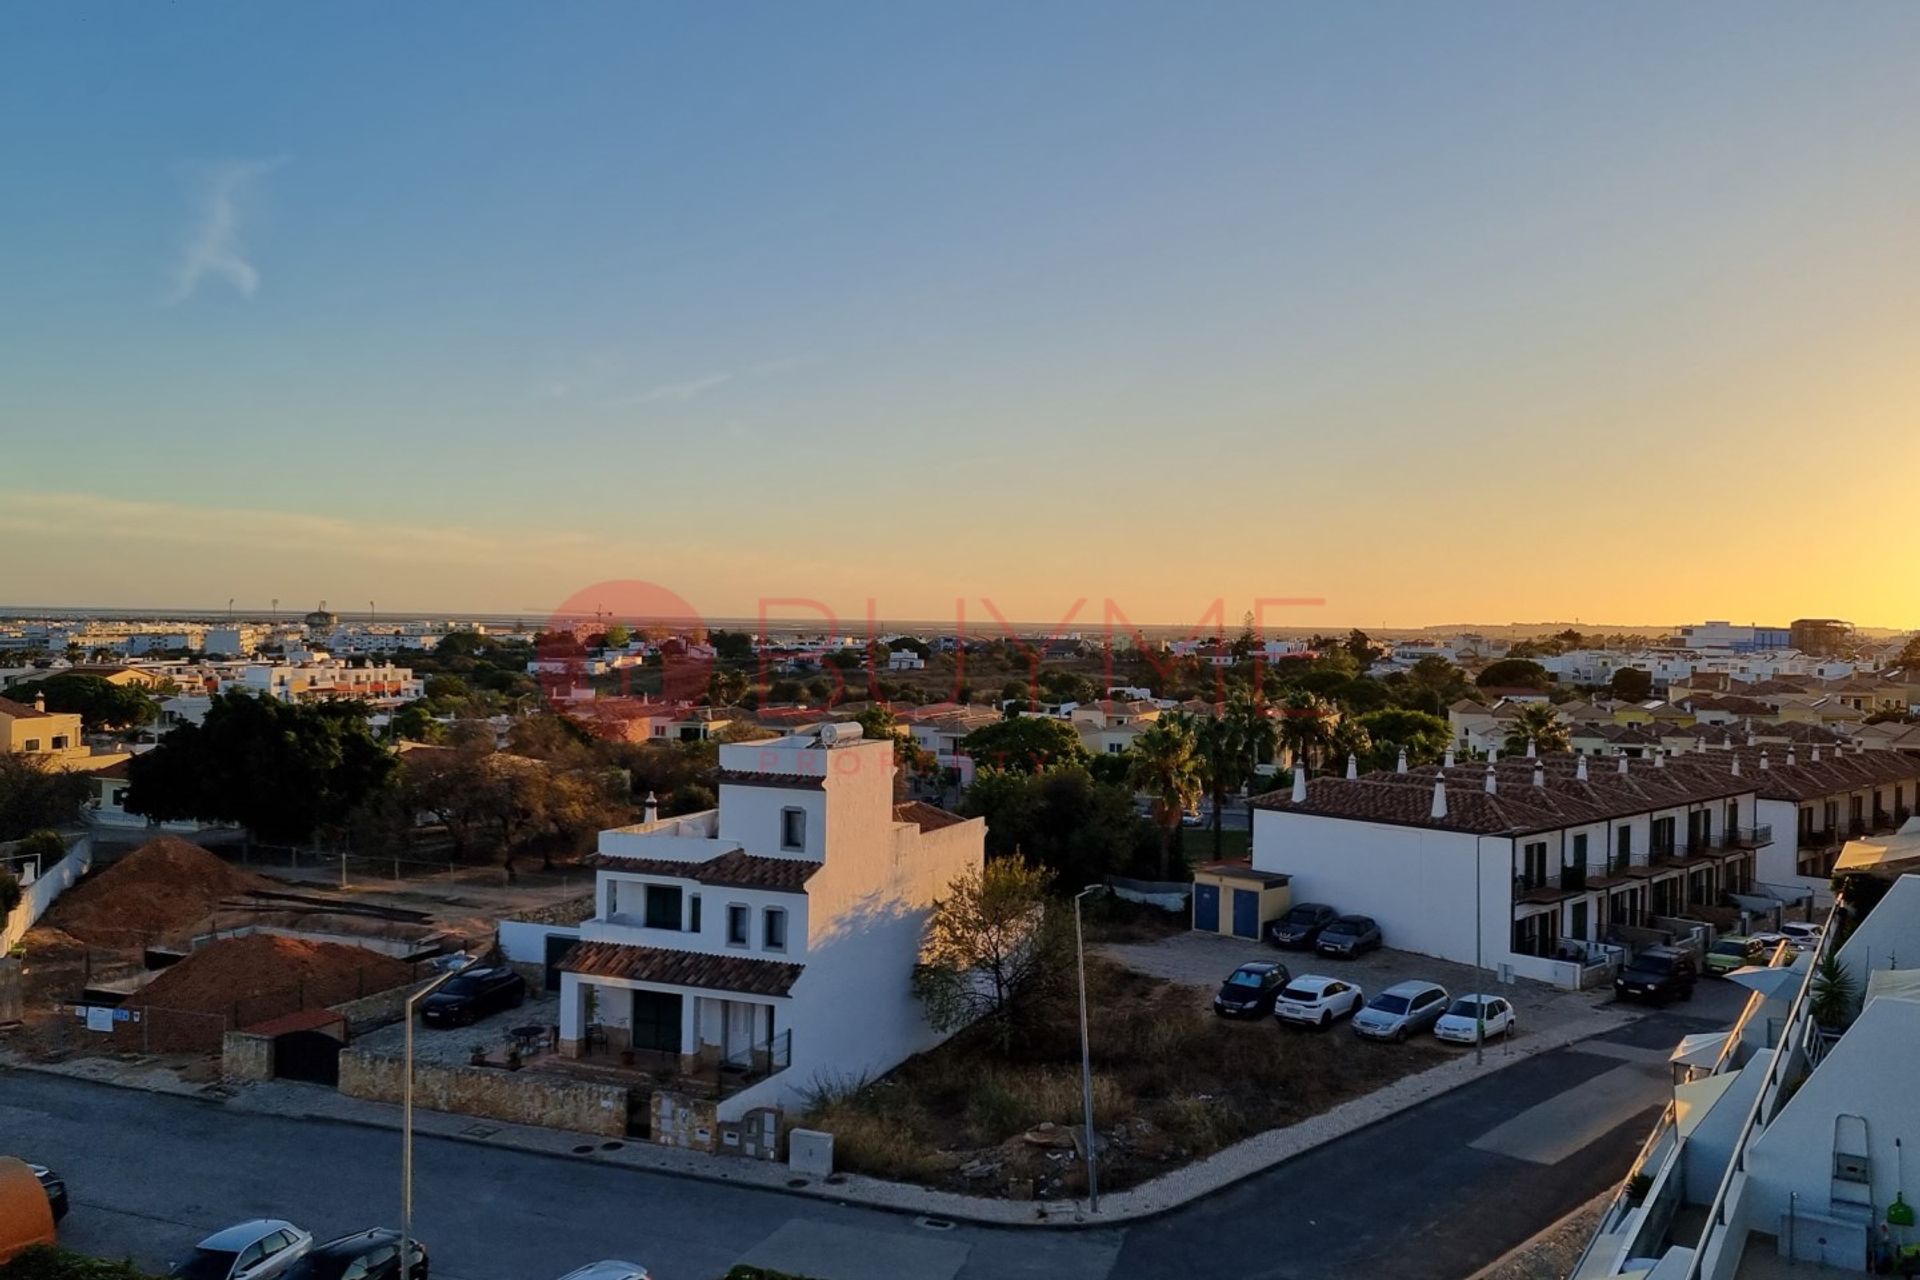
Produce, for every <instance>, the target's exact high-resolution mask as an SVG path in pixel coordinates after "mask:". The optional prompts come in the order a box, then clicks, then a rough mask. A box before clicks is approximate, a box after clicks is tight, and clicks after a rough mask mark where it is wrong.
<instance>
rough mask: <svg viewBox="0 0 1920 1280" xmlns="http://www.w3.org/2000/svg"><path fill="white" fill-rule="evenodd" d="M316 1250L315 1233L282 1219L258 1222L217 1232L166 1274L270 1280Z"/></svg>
mask: <svg viewBox="0 0 1920 1280" xmlns="http://www.w3.org/2000/svg"><path fill="white" fill-rule="evenodd" d="M311 1248H313V1233H312V1232H311V1231H302V1230H301V1229H300V1228H299V1227H296V1226H294V1225H293V1224H292V1223H291V1222H283V1221H281V1220H280V1219H279V1218H255V1219H254V1220H253V1221H251V1222H242V1223H239V1224H238V1225H236V1226H231V1227H228V1228H227V1229H226V1230H225V1231H216V1232H214V1233H213V1234H212V1235H210V1236H208V1237H207V1238H206V1239H205V1240H202V1241H201V1242H200V1243H199V1244H198V1245H196V1246H195V1247H194V1250H193V1252H192V1253H190V1254H188V1255H187V1256H186V1257H184V1258H182V1259H181V1260H180V1261H179V1262H176V1263H174V1264H173V1266H172V1267H171V1268H170V1269H169V1270H168V1271H167V1274H168V1275H169V1276H173V1277H176V1278H177V1280H267V1277H269V1276H277V1275H279V1274H280V1273H281V1272H283V1271H285V1270H286V1269H287V1268H289V1267H291V1266H292V1265H293V1264H294V1263H296V1262H298V1261H299V1260H300V1259H301V1258H303V1257H305V1256H306V1254H307V1251H308V1250H309V1249H311Z"/></svg>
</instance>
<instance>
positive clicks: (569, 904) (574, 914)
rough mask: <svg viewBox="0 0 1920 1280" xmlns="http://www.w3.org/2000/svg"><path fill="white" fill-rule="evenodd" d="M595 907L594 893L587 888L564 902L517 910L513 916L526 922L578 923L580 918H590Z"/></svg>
mask: <svg viewBox="0 0 1920 1280" xmlns="http://www.w3.org/2000/svg"><path fill="white" fill-rule="evenodd" d="M595 909H596V908H595V903H594V895H593V892H592V891H591V890H589V891H588V892H586V893H583V894H581V895H580V896H579V897H577V898H568V899H567V900H566V901H565V902H555V903H551V904H550V905H548V906H544V907H535V908H534V909H533V910H532V911H517V912H515V913H514V916H513V918H514V919H515V920H519V921H522V922H524V923H526V924H579V923H580V922H581V921H582V920H589V919H592V918H593V913H594V911H595Z"/></svg>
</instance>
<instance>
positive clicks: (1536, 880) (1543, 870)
mask: <svg viewBox="0 0 1920 1280" xmlns="http://www.w3.org/2000/svg"><path fill="white" fill-rule="evenodd" d="M1521 858H1522V860H1523V861H1522V863H1521V871H1520V882H1521V883H1522V884H1523V885H1525V886H1526V887H1527V888H1529V889H1538V888H1539V887H1540V886H1541V885H1543V884H1545V883H1546V882H1547V842H1546V841H1545V840H1537V841H1535V842H1533V843H1531V844H1529V845H1527V846H1526V848H1525V849H1523V850H1521Z"/></svg>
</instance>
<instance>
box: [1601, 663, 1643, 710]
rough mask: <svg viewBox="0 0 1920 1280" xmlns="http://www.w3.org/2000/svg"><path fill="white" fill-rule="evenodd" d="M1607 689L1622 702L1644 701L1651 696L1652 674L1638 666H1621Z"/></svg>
mask: <svg viewBox="0 0 1920 1280" xmlns="http://www.w3.org/2000/svg"><path fill="white" fill-rule="evenodd" d="M1608 689H1609V691H1610V692H1611V693H1612V694H1613V696H1614V697H1616V698H1618V699H1619V700H1620V701H1622V702H1645V701H1646V700H1647V699H1648V698H1651V697H1652V696H1653V676H1652V674H1651V673H1650V672H1646V671H1642V670H1641V669H1640V668H1638V667H1621V668H1620V669H1619V670H1618V671H1615V672H1614V673H1613V680H1612V682H1611V683H1610V684H1609V685H1608Z"/></svg>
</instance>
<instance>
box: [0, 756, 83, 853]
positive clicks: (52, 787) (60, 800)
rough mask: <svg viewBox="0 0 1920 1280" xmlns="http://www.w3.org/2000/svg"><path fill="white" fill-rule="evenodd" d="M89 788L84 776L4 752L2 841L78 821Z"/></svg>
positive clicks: (0, 799) (0, 796) (0, 798)
mask: <svg viewBox="0 0 1920 1280" xmlns="http://www.w3.org/2000/svg"><path fill="white" fill-rule="evenodd" d="M87 791H88V786H87V779H86V778H85V776H84V775H81V774H77V773H68V772H66V771H65V770H61V769H51V768H48V767H47V766H46V765H45V764H43V763H42V762H41V761H39V760H36V759H34V758H33V757H31V756H23V755H18V754H14V753H11V752H0V841H4V840H18V839H20V838H22V837H23V836H26V835H28V834H29V833H31V832H34V831H39V830H42V829H44V828H47V827H59V826H64V825H65V824H67V823H69V822H73V821H76V820H78V818H79V817H80V806H81V805H82V804H84V803H85V802H86V799H87Z"/></svg>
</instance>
